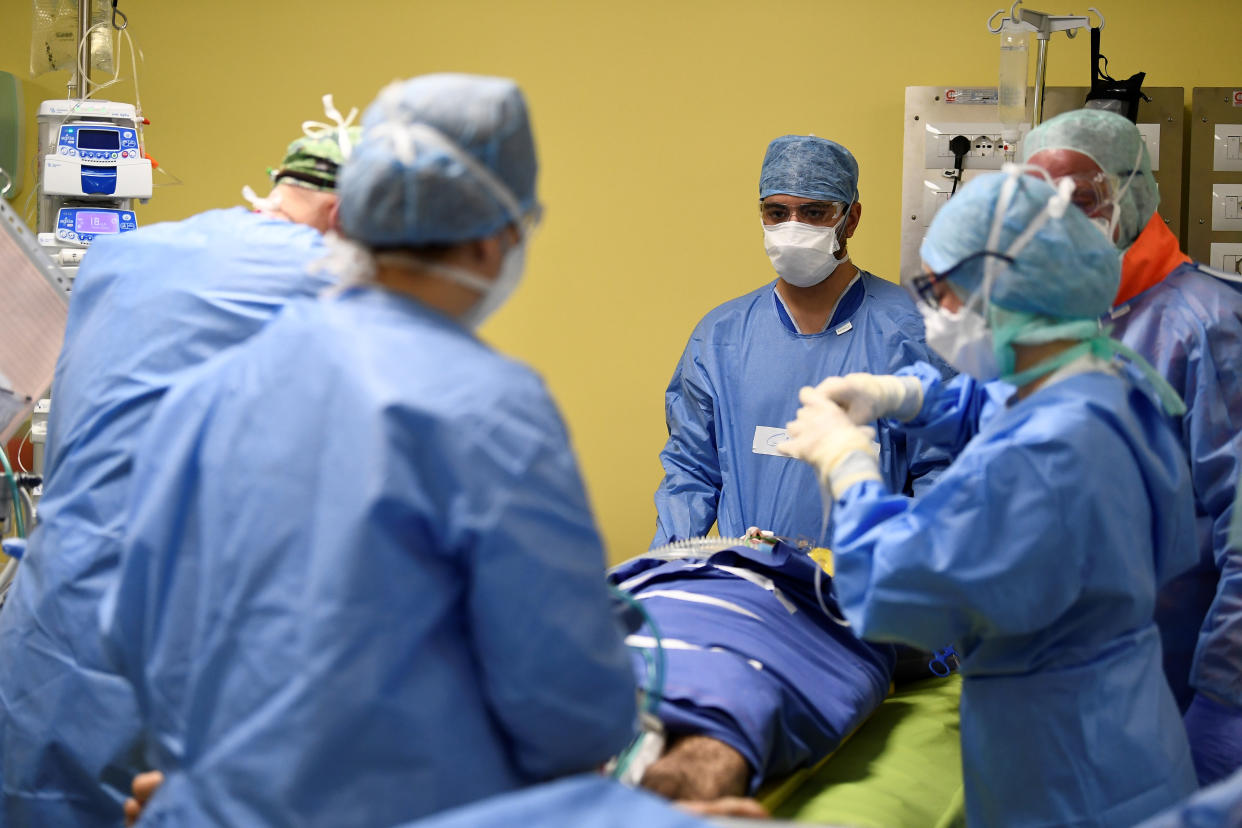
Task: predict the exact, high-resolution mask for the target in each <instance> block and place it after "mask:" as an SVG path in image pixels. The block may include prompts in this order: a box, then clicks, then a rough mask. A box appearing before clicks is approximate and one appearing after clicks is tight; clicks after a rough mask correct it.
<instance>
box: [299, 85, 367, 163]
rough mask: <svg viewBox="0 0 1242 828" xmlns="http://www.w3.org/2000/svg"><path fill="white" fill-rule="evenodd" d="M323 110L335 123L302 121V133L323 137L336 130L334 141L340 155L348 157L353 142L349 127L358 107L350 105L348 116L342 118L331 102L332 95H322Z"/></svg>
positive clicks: (311, 136) (356, 115)
mask: <svg viewBox="0 0 1242 828" xmlns="http://www.w3.org/2000/svg"><path fill="white" fill-rule="evenodd" d="M323 112H324V115H326V116H327V117H328V118H330V119H331V120H332V122H333V124H335V126H333V124H325V123H323V122H322V121H303V122H302V134H304V135H305V136H306V137H307V138H323V137H325V136H327V135H330V134H331V133H332V131H333V130H335V131H336V143H337V145H338V146H340V148H341V156H342V157H344V158H348V157H349V154H350V153H351V152H352V151H353V148H354V146H353V142H352V141H350V140H349V128H350V127H351V126H352V125H353V123H354V118H357V117H358V107H352V108H351V109H350V110H349V117H347V118H342V117H341V113H340V112H339V111H338V110H337V108H336V105H335V104H334V103H333V102H332V95H331V94H327V95H324V96H323Z"/></svg>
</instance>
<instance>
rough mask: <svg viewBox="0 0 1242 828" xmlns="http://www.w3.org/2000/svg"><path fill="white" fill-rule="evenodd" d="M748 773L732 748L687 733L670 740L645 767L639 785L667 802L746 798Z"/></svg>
mask: <svg viewBox="0 0 1242 828" xmlns="http://www.w3.org/2000/svg"><path fill="white" fill-rule="evenodd" d="M750 774H751V770H750V766H749V765H747V763H746V760H745V759H744V758H742V754H740V753H738V752H737V751H736V750H734V749H733V748H732V747H730V746H729V745H726V744H725V743H724V742H721V741H719V740H718V739H713V738H711V737H709V736H700V735H697V734H690V735H686V736H680V737H678V738H676V739H675V740H673V741H672V743H671V744H670V745H669V748H668V750H667V751H666V752H665V753H664V755H663V756H661V757H660V758H659V759H657V760H656V761H655V762H653V763H652V764H651V767H649V768H647V772H646V773H645V774H643V781H642V785H643V787H644V788H647V789H648V790H650V791H653V792H655V793H658V794H660V795H661V796H664V797H667V798H668V799H674V800H714V799H719V798H720V797H725V796H743V795H745V793H746V791H747V789H748V787H749V784H748V783H749V782H750Z"/></svg>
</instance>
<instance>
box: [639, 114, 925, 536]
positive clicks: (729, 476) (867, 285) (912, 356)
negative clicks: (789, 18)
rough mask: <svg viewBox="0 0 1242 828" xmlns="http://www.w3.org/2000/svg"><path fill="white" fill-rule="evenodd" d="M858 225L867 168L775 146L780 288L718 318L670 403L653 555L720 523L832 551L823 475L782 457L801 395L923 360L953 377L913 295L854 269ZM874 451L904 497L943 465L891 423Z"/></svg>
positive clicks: (792, 143)
mask: <svg viewBox="0 0 1242 828" xmlns="http://www.w3.org/2000/svg"><path fill="white" fill-rule="evenodd" d="M861 217H862V205H861V204H860V203H859V201H858V163H857V162H856V161H855V160H854V156H853V155H851V154H850V152H849V151H848V150H847V149H846V148H845V147H843V146H841V145H840V144H837V143H835V142H833V141H829V140H826V139H823V138H817V137H815V136H802V135H786V136H783V137H780V138H777V139H776V140H774V141H772V143H771V144H769V146H768V149H767V153H766V154H765V156H764V159H763V167H762V169H761V171H760V174H759V218H760V220H761V223H762V228H763V237H764V246H765V248H766V249H767V252H768V256H769V258H770V259H771V261H772V266H773V267H774V268H775V270H776V273H777V275H778V278H777V279H776V280H775V281H774V282H769V283H768V284H765V285H764V286H763V287H761V288H759V289H757V290H754V291H752V292H751V293H748V294H746V295H745V296H741V297H738V298H737V299H733V300H731V301H729V302H726V303H725V304H723V305H721V306H720V307H718V308H716V309H715V310H713V311H711V312H710V313H708V314H707V316H705V317H704V318H703V320H702V321H701V322H699V324H698V326H697V327H696V328H695V329H694V332H693V333H692V334H691V335H690V341H689V342H688V343H687V344H686V349H685V352H684V353H683V354H682V357H681V361H680V362H679V363H678V364H677V369H676V370H675V371H674V373H673V378H672V380H671V381H670V382H669V384H668V390H667V391H666V392H665V396H664V406H665V418H666V421H667V424H668V442H667V443H666V444H665V446H664V450H663V451H662V452H661V453H660V462H661V464H663V466H664V479H663V480H662V481H661V483H660V486H659V488H658V489H657V490H656V494H655V504H656V515H657V523H656V533H655V538H654V539H653V541H652V544H651V545H652V546H653V547H655V546H660V545H662V544H665V543H668V542H669V541H673V540H679V539H682V538H689V537H697V536H700V535H706V534H707V532H708V530H709V529H711V527H712V524H713V523H716V524H718V526H719V530H720V534H721V535H723V536H727V537H738V536H740V535H742V534H743V533H744V532H745V531H746V530H747V529H748V528H749V527H752V526H756V527H759V528H760V529H766V530H771V531H773V532H775V533H776V534H778V535H781V536H785V537H789V538H802V539H806V540H808V541H810V542H811V545H822V541H823V540H825V533H824V532H823V528H824V527H823V518H824V516H823V513H822V510H821V508H820V503H819V495H818V493H817V490H816V486H815V480H814V476H813V475H812V473H811V472H810V470H809V469H806V468H803V467H801V466H799V465H798V464H796V463H792V462H791V461H790V460H789V459H788V458H785V457H782V456H780V455H779V454H778V453H777V451H776V445H777V444H778V443H779V442H780V441H781V440H783V439H784V436H785V435H784V423H785V422H786V421H787V420H789V418H790V417H791V416H793V412H794V409H795V407H796V403H795V398H796V394H797V391H798V389H799V388H801V387H802V386H804V385H808V384H814V383H817V382H819V381H820V380H822V379H823V378H824V377H828V376H832V375H836V374H847V373H851V372H857V371H867V372H875V373H883V372H891V371H895V370H897V369H898V368H900V367H902V366H904V365H910V364H913V363H914V362H916V361H919V360H923V361H926V362H930V363H933V364H938V365H942V363H940V360H939V359H938V358H937V357H936V356H935V355H934V354H932V353H931V352H930V351H929V350H928V348H927V345H926V343H925V342H924V339H923V325H922V322H921V320H920V319H919V315H918V312H917V311H916V310H915V308H914V305H913V303H912V302H911V301H910V298H909V296H907V295H906V292H905V291H903V290H902V289H901V288H900V287H898V286H897V285H895V284H893V283H891V282H887V281H885V280H884V279H881V278H879V277H877V276H874V275H872V274H871V273H868V272H866V271H864V270H861V269H859V268H858V267H857V266H856V265H855V264H854V263H853V262H852V261H851V260H850V257H849V255H848V252H847V248H848V241H849V239H850V238H851V237H852V236H853V235H854V232H855V230H857V228H858V225H859V221H860V219H861ZM946 372H947V369H946ZM877 444H878V449H879V452H880V466H881V468H882V469H884V474H885V479H886V480H887V481H888V483H889V485H890V486H891V487H892V488H893V490H894V491H907V492H908V491H910V487H911V484H912V482H913V481H915V480H916V479H918V478H920V477H922V476H924V475H927V474H928V472H930V471H932V470H933V469H934V468H936V467H937V466H938V465H942V464H943V458H941V457H934V456H931V455H928V454H924V453H922V452H919V451H917V450H916V447H914V446H910V445H907V442H906V438H905V437H904V436H903V435H902V434H901V433H899V432H897V431H895V430H893V429H890V428H888V427H887V426H885V425H883V424H881V426H880V428H879V431H878V438H877Z"/></svg>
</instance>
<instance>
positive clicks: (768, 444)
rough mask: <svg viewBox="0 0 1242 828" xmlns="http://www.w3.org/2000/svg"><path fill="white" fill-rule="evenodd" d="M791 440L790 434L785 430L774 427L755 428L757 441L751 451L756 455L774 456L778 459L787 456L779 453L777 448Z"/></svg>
mask: <svg viewBox="0 0 1242 828" xmlns="http://www.w3.org/2000/svg"><path fill="white" fill-rule="evenodd" d="M788 439H789V434H788V433H787V432H786V431H785V429H783V428H776V427H774V426H755V439H754V442H752V443H751V445H750V450H751V451H753V452H754V453H755V454H772V455H775V456H777V457H784V456H785V455H783V454H780V453H779V452H777V450H776V447H777V446H779V445H780V444H781V443H783V442H785V441H786V440H788Z"/></svg>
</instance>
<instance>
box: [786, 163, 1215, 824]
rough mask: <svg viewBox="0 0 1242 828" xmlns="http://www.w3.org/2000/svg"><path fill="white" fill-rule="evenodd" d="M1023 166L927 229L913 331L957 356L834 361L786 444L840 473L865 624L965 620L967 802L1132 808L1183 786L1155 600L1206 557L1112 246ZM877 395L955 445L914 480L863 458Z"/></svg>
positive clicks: (1161, 391) (848, 590)
mask: <svg viewBox="0 0 1242 828" xmlns="http://www.w3.org/2000/svg"><path fill="white" fill-rule="evenodd" d="M1027 172H1028V170H1027V169H1024V168H1021V167H1015V168H1013V169H1011V170H1010V171H1009V172H1007V173H1001V174H992V175H986V176H981V177H979V178H978V179H976V180H974V181H972V182H970V183H969V184H967V185H966V186H965V187H964V188H963V189H962V190H960V191H959V192H958V194H957V196H955V197H954V198H953V199H951V200H950V201H949V203H948V204H947V205H945V206H944V207H943V208H941V210H940V212H939V213H938V214H937V216H936V218H935V220H934V221H933V223H932V226H931V227H930V228H929V230H928V234H927V237H926V239H925V240H924V242H923V245H922V248H921V253H922V257H923V260H924V263H925V265H926V266H927V268H928V269H929V271H930V275H928V276H927V277H924V278H923V279H921V280H919V281H918V282H916V286H917V287H918V288H919V289H920V291H922V292H925V293H926V294H927V295H928V296H929V297H931V298H932V301H933V302H934V303H935V304H936V307H935V308H934V309H933V308H932V307H930V306H928V307H926V308H924V309H923V311H924V314H925V317H926V320H927V335H928V342H929V343H930V344H931V346H932V347H933V348H936V349H937V351H939V352H940V353H941V354H942V355H944V356H945V357H946V358H947V359H948V360H949V362H950V364H951V365H954V366H955V367H957V368H959V370H962V371H964V372H966V373H964V374H962V375H960V376H959V377H957V378H956V379H955V380H953V381H951V382H948V383H945V382H943V381H942V380H941V378H940V376H939V374H938V372H936V371H935V370H933V369H931V368H930V367H928V366H914V367H913V368H910V369H905V370H904V371H900V372H898V374H897V375H896V376H891V375H890V376H873V375H862V376H855V377H845V378H830V379H829V380H826V381H825V382H824V383H822V384H821V385H820V386H819V387H818V388H817V389H811V388H807V389H804V390H803V392H802V394H801V399H802V402H803V408H802V409H801V410H800V411H799V414H798V419H797V421H796V422H794V423H791V424H790V426H789V431H790V437H791V439H790V441H789V442H788V443H786V444H785V445H784V446H783V447H782V448H783V450H784V451H787V452H788V453H789V454H791V455H793V456H797V457H800V458H802V459H805V460H807V461H808V462H809V463H811V464H812V465H813V466H814V468H815V469H816V470H817V472H818V473H819V474H820V476H821V480H822V482H823V484H824V485H825V486H826V487H827V488H828V489H829V490H830V491H831V496H832V498H833V500H834V504H833V510H834V515H835V529H834V534H833V544H832V549H833V552H834V556H835V558H834V559H835V566H836V577H835V589H836V594H837V597H838V599H839V601H840V603H841V606H842V609H843V610H844V612H845V616H846V618H847V619H849V621H850V622H851V623H852V624H853V625H854V627H855V629H856V630H857V631H858V633H859V634H860V635H861V636H863V637H864V638H866V639H870V640H875V641H900V642H905V643H909V644H914V645H916V646H922V647H933V646H936V645H937V644H938V643H939V642H943V641H954V642H957V650H958V652H959V653H960V654H961V655H962V662H961V672H962V675H963V677H964V681H963V684H962V700H961V714H962V716H961V728H962V732H961V738H962V765H963V773H964V782H965V792H966V810H967V819H968V821H969V822H970V824H972V825H1019V826H1020V825H1084V826H1085V825H1108V826H1123V825H1124V826H1129V825H1133V824H1135V823H1136V822H1138V821H1140V820H1142V819H1144V818H1147V817H1149V816H1152V815H1153V814H1156V813H1158V812H1159V811H1161V810H1162V809H1164V808H1167V807H1169V806H1170V805H1172V804H1174V803H1175V802H1177V801H1179V800H1181V799H1183V798H1184V797H1186V796H1187V795H1189V794H1190V792H1191V791H1193V790H1194V788H1195V776H1194V767H1193V764H1192V762H1191V757H1190V748H1189V745H1188V743H1187V739H1186V732H1185V729H1184V728H1183V727H1182V723H1181V717H1180V713H1179V711H1178V708H1177V704H1176V702H1175V701H1174V698H1173V694H1172V692H1171V691H1170V689H1169V686H1168V683H1167V682H1166V681H1165V679H1164V673H1163V671H1162V670H1161V656H1160V636H1159V633H1158V632H1157V629H1156V625H1155V623H1154V620H1153V613H1154V609H1155V596H1156V590H1157V588H1158V587H1159V586H1160V585H1161V584H1162V583H1165V582H1167V581H1168V580H1169V579H1170V578H1172V577H1174V576H1176V575H1178V574H1179V573H1181V572H1182V571H1184V570H1186V569H1188V568H1189V567H1190V566H1192V565H1193V564H1194V562H1195V560H1196V559H1197V544H1196V542H1195V536H1194V511H1193V501H1192V493H1191V487H1190V479H1189V470H1188V469H1187V467H1186V460H1185V457H1184V456H1183V454H1182V451H1181V447H1180V443H1179V441H1178V439H1177V436H1176V434H1175V433H1174V432H1173V430H1172V427H1171V422H1170V420H1169V419H1168V417H1167V414H1180V413H1181V412H1182V411H1184V406H1182V405H1181V401H1180V400H1179V399H1178V398H1177V396H1176V393H1175V392H1174V391H1173V390H1172V389H1171V388H1170V387H1169V386H1168V385H1167V384H1166V383H1164V382H1163V380H1162V379H1161V378H1160V377H1159V376H1158V375H1157V374H1156V373H1155V371H1154V369H1152V368H1151V366H1150V365H1148V364H1147V363H1146V362H1144V361H1143V360H1142V358H1141V357H1138V356H1137V355H1136V354H1134V352H1133V351H1130V350H1129V349H1127V348H1126V347H1125V346H1124V345H1122V344H1120V343H1118V342H1116V341H1115V340H1112V339H1110V338H1108V336H1107V333H1106V331H1102V330H1101V328H1100V325H1099V322H1098V316H1099V315H1100V314H1101V313H1103V312H1104V311H1106V310H1107V309H1108V308H1109V306H1110V305H1111V304H1112V300H1113V297H1114V296H1115V295H1116V292H1117V286H1118V284H1119V281H1120V263H1119V259H1118V256H1117V254H1116V251H1115V250H1114V248H1113V246H1112V244H1111V243H1110V242H1109V241H1108V240H1107V239H1106V238H1105V237H1104V236H1103V235H1102V234H1100V233H1099V232H1098V231H1097V230H1096V228H1095V227H1093V226H1092V223H1091V221H1090V220H1089V219H1088V218H1087V217H1086V215H1085V214H1084V213H1082V212H1081V211H1080V210H1078V209H1076V208H1074V207H1072V206H1071V204H1070V199H1071V194H1072V187H1070V186H1068V185H1065V184H1063V185H1061V186H1060V187H1059V189H1055V190H1054V189H1053V187H1052V186H1051V185H1050V184H1049V183H1048V182H1047V180H1046V179H1045V178H1040V177H1036V176H1033V175H1029V174H1026V173H1027ZM1118 354H1122V355H1124V356H1125V359H1124V360H1122V359H1120V358H1119V357H1117V355H1118ZM998 376H999V377H1002V378H1003V381H998V382H984V380H994V379H996V378H997V377H998ZM876 416H889V417H892V418H894V419H893V420H892V422H893V423H894V425H900V427H902V428H903V429H904V430H905V431H907V432H908V433H910V434H918V435H921V436H922V437H923V438H925V439H929V440H933V441H935V442H937V443H938V444H940V445H941V446H943V447H945V448H947V449H949V450H950V451H951V452H952V453H953V454H954V455H955V460H954V462H953V464H952V465H951V466H949V468H948V469H946V470H945V471H944V472H943V473H942V474H941V475H940V477H939V478H938V479H937V480H936V482H935V483H934V484H933V485H932V486H931V487H930V488H929V489H928V490H927V491H925V492H923V493H921V494H920V495H919V496H918V497H917V498H914V499H910V498H906V497H902V496H900V495H896V494H893V493H892V492H891V490H890V488H889V485H888V484H887V482H886V481H885V479H884V476H883V474H882V473H881V472H880V470H879V468H878V467H877V465H876V461H875V458H874V456H873V455H872V454H871V452H870V450H869V447H870V435H869V429H864V428H862V427H860V426H859V425H858V424H859V423H867V422H870V421H871V420H872V419H874V418H875V417H876ZM901 421H904V425H902V424H901Z"/></svg>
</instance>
